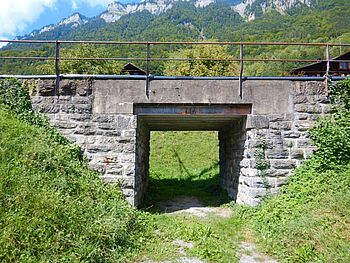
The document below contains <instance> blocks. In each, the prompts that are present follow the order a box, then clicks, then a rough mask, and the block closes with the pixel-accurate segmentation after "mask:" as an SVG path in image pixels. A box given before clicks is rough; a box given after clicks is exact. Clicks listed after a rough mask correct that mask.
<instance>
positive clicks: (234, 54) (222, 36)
mask: <svg viewBox="0 0 350 263" xmlns="http://www.w3.org/2000/svg"><path fill="white" fill-rule="evenodd" d="M349 20H350V2H349V1H347V0H334V1H320V2H319V3H318V4H317V5H315V6H313V7H312V8H306V7H305V6H299V7H295V8H292V9H289V10H288V12H287V14H285V15H282V14H280V13H278V12H277V11H270V12H267V13H265V14H261V15H260V16H258V17H257V19H255V20H253V21H250V22H247V21H245V20H244V19H243V18H242V17H241V16H239V14H238V13H236V12H234V11H233V10H231V8H230V6H229V4H228V3H226V2H221V3H215V4H211V5H209V6H207V7H204V8H195V6H194V5H193V4H192V3H186V2H179V3H176V4H175V5H174V7H173V8H171V9H169V10H168V11H167V12H165V13H162V14H161V15H159V16H155V15H152V14H151V13H149V12H146V11H144V12H138V13H132V14H129V15H125V16H123V17H121V19H120V20H118V21H117V22H115V23H105V22H104V21H103V20H101V19H97V18H96V19H95V20H93V21H92V22H90V23H87V24H85V25H82V26H80V27H78V28H76V29H74V30H72V29H71V28H69V27H67V28H60V29H59V30H54V31H50V32H45V33H43V34H41V35H40V36H38V37H39V38H40V40H56V39H60V40H109V41H175V42H176V41H217V42H221V41H230V42H237V41H249V42H265V41H267V42H288V43H293V42H304V43H318V42H322V43H337V44H340V43H349V42H350V31H349V28H348V23H347V21H349ZM33 39H36V38H33ZM191 48H194V47H193V46H188V45H187V46H186V45H158V46H151V56H152V57H156V58H173V57H175V58H179V57H180V55H184V56H185V58H186V57H189V58H191V56H192V57H193V56H194V57H195V58H196V57H197V58H198V57H203V58H208V56H206V53H205V52H204V53H198V52H196V51H194V52H192V54H186V50H188V49H191ZM347 51H348V49H347V48H346V47H334V48H332V49H331V57H336V56H338V55H340V54H342V53H345V52H347ZM209 53H210V52H209ZM221 53H222V54H220V55H219V57H216V58H215V59H218V58H225V59H237V58H239V47H238V46H229V47H227V48H224V49H223V50H222V52H221ZM244 53H245V58H254V59H310V60H315V59H325V58H326V52H325V48H324V47H322V48H321V47H306V46H261V45H256V46H248V47H245V49H244ZM54 54H55V47H54V45H48V44H10V45H8V46H6V47H3V48H2V49H1V50H0V56H3V57H12V56H21V57H25V56H41V57H53V56H54ZM61 54H62V57H64V56H66V57H68V58H69V57H70V58H71V57H73V56H72V54H74V55H76V56H78V57H91V58H94V57H100V56H101V55H103V57H109V58H111V57H114V58H126V59H125V60H123V61H116V62H113V63H112V64H113V65H112V67H110V68H112V69H113V70H112V71H111V70H107V71H108V72H109V73H113V74H120V70H121V68H122V67H123V65H124V64H126V63H127V62H132V63H134V64H136V65H138V66H140V67H145V64H146V62H145V61H139V60H135V59H133V58H145V59H146V47H145V46H144V45H116V46H110V45H99V46H98V47H97V46H94V47H90V48H86V47H85V48H84V47H81V46H78V45H68V44H66V45H62V52H61ZM214 54H216V53H215V52H214ZM203 55H204V56H203ZM62 63H63V65H64V62H62ZM67 63H68V62H67ZM84 63H88V64H87V65H85V66H82V67H85V68H88V66H89V65H90V64H91V63H96V61H95V62H93V61H84V62H82V61H80V64H84ZM89 63H90V64H89ZM167 63H168V64H169V62H164V61H152V62H151V72H152V74H156V75H169V74H170V75H178V72H174V73H173V74H171V72H169V71H166V69H167V68H169V66H168V64H167ZM207 63H208V62H207ZM48 64H50V65H53V64H54V62H53V61H49V62H47V61H41V60H40V61H38V60H17V59H6V60H4V59H3V60H0V74H42V73H46V72H52V70H53V69H52V66H48ZM172 64H174V65H175V66H174V67H186V66H183V65H182V64H181V63H180V64H177V63H175V62H172ZM231 64H233V65H234V63H231ZM304 64H305V63H304ZM216 65H217V64H216ZM219 65H220V67H226V66H227V63H226V64H225V63H224V62H221V64H220V63H219ZM300 65H302V64H300V63H287V62H283V63H279V62H270V63H266V62H247V63H245V69H244V75H247V76H249V75H251V76H267V75H276V76H282V75H288V74H289V72H290V70H291V69H293V68H295V67H297V66H300ZM64 67H65V66H63V68H64ZM68 72H70V71H69V70H68V71H66V72H65V71H64V70H63V72H62V73H68ZM74 73H78V70H77V72H74ZM84 73H101V74H102V73H106V70H104V71H101V72H96V69H94V70H92V71H90V72H89V71H87V72H84ZM223 75H237V74H236V71H235V70H231V71H228V72H226V73H225V74H223Z"/></svg>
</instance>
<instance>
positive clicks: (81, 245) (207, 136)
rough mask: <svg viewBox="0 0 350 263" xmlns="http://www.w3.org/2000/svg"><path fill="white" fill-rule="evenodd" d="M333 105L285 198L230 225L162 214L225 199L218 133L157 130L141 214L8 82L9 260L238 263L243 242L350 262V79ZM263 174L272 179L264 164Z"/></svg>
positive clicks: (3, 171)
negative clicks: (176, 202) (167, 207)
mask: <svg viewBox="0 0 350 263" xmlns="http://www.w3.org/2000/svg"><path fill="white" fill-rule="evenodd" d="M330 96H331V98H332V105H333V107H332V114H331V115H329V116H328V117H325V118H322V119H320V120H319V121H318V123H317V125H316V126H315V127H314V128H313V129H311V130H310V136H311V138H312V139H313V140H314V142H315V144H316V145H317V147H318V151H317V152H316V153H315V155H314V156H313V157H312V158H310V159H309V160H307V161H306V162H305V163H304V165H302V166H301V167H299V168H298V169H296V170H295V171H294V175H293V176H292V177H290V179H289V181H288V183H287V184H286V185H285V186H284V187H283V188H282V190H281V192H280V194H279V195H278V196H277V197H272V196H269V197H267V199H266V200H265V201H264V203H262V204H261V205H259V206H258V207H255V208H247V207H239V206H236V205H232V207H231V209H232V210H231V212H232V215H229V217H227V218H223V217H219V216H217V215H216V214H215V213H212V214H209V215H208V216H206V217H203V218H197V217H193V216H189V215H181V214H170V215H169V214H161V213H158V212H157V211H160V210H161V206H158V205H159V204H161V203H164V202H166V201H168V200H172V199H176V198H180V197H183V196H193V197H194V198H197V199H198V200H199V201H200V202H201V203H203V204H204V205H207V206H217V205H221V204H224V203H226V202H227V197H226V196H225V194H224V193H222V192H220V191H219V190H218V189H219V188H218V139H217V133H215V132H201V133H196V132H152V135H151V156H150V188H149V193H148V196H147V199H146V202H145V205H144V209H145V210H147V211H150V212H142V211H136V210H134V209H132V208H130V207H129V206H128V205H127V204H126V202H125V201H124V199H123V197H122V194H121V192H120V190H119V188H118V187H115V186H112V185H105V184H104V183H103V182H102V181H101V180H100V178H99V177H98V175H97V174H96V173H94V172H92V171H90V170H89V169H88V168H87V166H86V164H85V162H84V161H83V159H82V157H81V153H80V151H79V149H78V148H77V147H75V146H73V145H71V144H70V143H69V142H68V141H67V140H66V139H64V138H63V137H61V136H60V135H59V134H58V133H57V131H55V130H54V129H53V128H51V127H50V126H49V124H48V122H47V121H46V120H45V119H44V118H43V117H42V116H40V115H37V114H34V113H33V111H32V109H31V104H30V101H29V100H28V93H27V91H26V90H24V89H23V87H22V84H21V83H20V82H18V81H16V80H3V81H1V82H0V104H1V110H0V204H1V205H0V229H1V230H0V260H1V261H3V262H11V261H18V262H47V261H55V260H56V261H61V262H71V261H73V262H81V261H87V262H128V261H131V262H135V261H136V262H138V261H141V260H156V261H161V260H176V259H178V258H179V257H183V256H184V255H183V253H184V252H183V251H185V253H186V256H187V257H195V258H199V259H203V260H206V261H208V262H237V261H238V254H237V252H238V247H239V242H241V241H242V240H245V241H248V242H252V241H253V242H257V243H258V244H259V247H260V249H261V250H262V251H264V252H266V253H268V254H272V255H274V256H275V257H277V258H279V259H280V261H281V262H327V263H328V262H348V261H350V228H349V222H350V210H349V203H350V194H349V193H350V190H349V189H350V165H349V158H350V154H349V153H350V140H349V126H350V124H349V122H350V106H349V105H350V99H349V98H350V81H349V80H345V81H342V82H339V83H336V84H332V85H331V87H330ZM262 145H263V142H262ZM263 150H264V147H263V146H262V148H261V151H262V153H261V156H263ZM258 165H259V167H260V168H261V170H262V171H264V169H265V168H266V166H265V163H264V158H260V162H259V163H258ZM225 206H226V207H229V205H227V204H226V205H225ZM226 209H227V208H226ZM179 242H180V243H181V242H185V243H186V242H187V243H188V244H191V245H190V246H185V247H183V248H181V245H179Z"/></svg>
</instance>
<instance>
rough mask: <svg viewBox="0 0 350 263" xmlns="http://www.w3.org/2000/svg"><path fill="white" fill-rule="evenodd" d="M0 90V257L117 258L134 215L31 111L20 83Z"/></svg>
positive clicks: (130, 241) (131, 245)
mask: <svg viewBox="0 0 350 263" xmlns="http://www.w3.org/2000/svg"><path fill="white" fill-rule="evenodd" d="M0 91H1V92H0V98H1V100H0V104H1V110H0V204H1V205H0V261H2V262H52V261H57V262H124V261H125V259H126V258H128V257H129V254H130V253H131V252H133V251H135V249H136V248H137V246H138V245H139V242H141V241H142V234H141V230H144V227H143V226H142V224H143V223H142V221H141V218H140V216H141V215H140V214H139V213H137V212H136V211H135V210H134V209H132V208H130V207H129V206H128V205H127V204H126V202H125V201H124V198H123V196H122V193H121V191H120V190H119V188H118V187H116V186H113V185H105V184H104V183H103V182H102V181H101V179H100V178H99V176H98V175H97V174H96V173H95V172H92V171H90V170H89V169H88V168H87V166H86V165H85V163H84V162H83V161H82V160H81V158H79V157H80V152H77V147H75V146H72V145H70V144H69V143H68V141H66V140H65V139H63V138H62V139H60V138H59V137H58V136H59V135H58V134H57V133H54V132H53V131H52V129H48V127H47V125H46V123H47V121H46V120H43V119H42V117H40V116H37V115H35V114H34V113H33V112H32V110H31V107H30V102H28V100H26V96H27V95H26V92H25V91H24V90H23V87H22V85H21V83H19V82H17V81H15V80H5V81H1V83H0ZM10 109H13V110H15V111H16V113H17V114H15V113H14V112H13V111H11V110H10Z"/></svg>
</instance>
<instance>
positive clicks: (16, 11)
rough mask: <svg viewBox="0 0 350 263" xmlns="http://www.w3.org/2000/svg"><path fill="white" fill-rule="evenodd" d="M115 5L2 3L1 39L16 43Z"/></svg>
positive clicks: (83, 0) (87, 0) (78, 0)
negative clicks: (76, 14) (47, 27)
mask: <svg viewBox="0 0 350 263" xmlns="http://www.w3.org/2000/svg"><path fill="white" fill-rule="evenodd" d="M111 2H113V0H0V39H6V40H7V39H14V38H15V37H16V36H22V35H25V34H28V33H30V32H31V31H32V30H34V29H40V28H42V27H43V26H45V25H49V24H56V23H57V22H59V21H61V20H62V19H63V18H65V17H68V16H70V15H71V14H73V13H74V12H79V13H81V14H82V15H85V16H87V17H93V16H96V15H98V14H100V13H102V12H103V11H105V10H107V6H108V4H109V3H111ZM119 2H122V3H126V2H132V1H131V0H121V1H119ZM134 2H135V1H134Z"/></svg>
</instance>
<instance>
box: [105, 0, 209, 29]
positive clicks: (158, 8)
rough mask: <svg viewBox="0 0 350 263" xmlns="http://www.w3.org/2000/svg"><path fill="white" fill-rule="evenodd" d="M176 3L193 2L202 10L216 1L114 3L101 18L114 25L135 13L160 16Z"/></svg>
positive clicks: (167, 0) (156, 0)
mask: <svg viewBox="0 0 350 263" xmlns="http://www.w3.org/2000/svg"><path fill="white" fill-rule="evenodd" d="M176 2H193V3H194V5H195V6H196V7H198V8H200V7H205V6H207V5H210V4H211V3H214V2H215V0H195V1H193V0H144V1H141V2H140V3H133V4H122V3H119V2H117V1H114V2H113V3H111V4H109V5H108V9H107V11H106V12H104V13H102V14H101V15H100V17H101V18H102V19H103V20H105V21H106V22H107V23H113V22H116V21H118V20H119V19H120V18H121V17H122V16H123V15H127V14H130V13H135V12H142V11H148V12H150V13H151V14H154V15H159V14H161V13H163V12H165V11H167V10H168V9H170V8H172V7H173V5H174V3H176Z"/></svg>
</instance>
